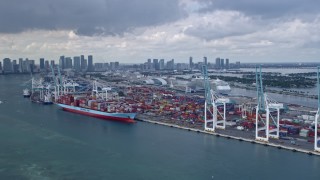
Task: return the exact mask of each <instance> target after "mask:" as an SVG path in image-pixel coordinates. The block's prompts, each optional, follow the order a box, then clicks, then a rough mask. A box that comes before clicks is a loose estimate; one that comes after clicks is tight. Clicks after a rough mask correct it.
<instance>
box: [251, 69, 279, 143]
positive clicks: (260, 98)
mask: <svg viewBox="0 0 320 180" xmlns="http://www.w3.org/2000/svg"><path fill="white" fill-rule="evenodd" d="M256 86H257V106H256V137H255V138H256V140H259V141H265V142H268V141H269V137H271V138H276V139H278V138H279V131H280V124H279V121H280V109H282V108H283V104H282V103H278V102H277V101H275V100H272V99H271V98H269V96H268V95H267V94H266V93H264V90H263V85H262V73H261V66H260V67H259V72H258V68H256ZM272 110H276V112H277V115H276V117H274V116H273V115H272V113H271V111H272ZM271 124H273V125H274V126H275V127H274V128H270V125H271Z"/></svg>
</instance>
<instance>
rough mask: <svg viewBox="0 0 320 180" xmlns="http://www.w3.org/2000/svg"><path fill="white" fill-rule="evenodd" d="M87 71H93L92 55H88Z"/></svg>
mask: <svg viewBox="0 0 320 180" xmlns="http://www.w3.org/2000/svg"><path fill="white" fill-rule="evenodd" d="M88 71H93V58H92V55H89V56H88Z"/></svg>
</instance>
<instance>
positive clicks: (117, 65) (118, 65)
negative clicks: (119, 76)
mask: <svg viewBox="0 0 320 180" xmlns="http://www.w3.org/2000/svg"><path fill="white" fill-rule="evenodd" d="M114 67H115V69H119V67H120V63H119V62H118V61H116V62H114Z"/></svg>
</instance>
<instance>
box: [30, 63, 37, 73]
mask: <svg viewBox="0 0 320 180" xmlns="http://www.w3.org/2000/svg"><path fill="white" fill-rule="evenodd" d="M29 66H30V72H34V70H35V67H36V64H35V61H34V60H29Z"/></svg>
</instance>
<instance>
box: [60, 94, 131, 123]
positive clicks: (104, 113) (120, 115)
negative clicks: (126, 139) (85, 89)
mask: <svg viewBox="0 0 320 180" xmlns="http://www.w3.org/2000/svg"><path fill="white" fill-rule="evenodd" d="M56 104H57V105H58V106H60V107H62V109H63V110H65V111H68V112H73V113H77V114H82V115H87V116H91V117H95V118H100V119H105V120H114V121H121V122H126V123H134V122H135V121H134V118H135V116H136V113H135V109H134V108H131V107H130V104H128V103H126V102H125V101H119V100H103V99H97V98H95V97H92V96H74V95H64V96H60V97H59V99H58V100H57V101H56Z"/></svg>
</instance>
